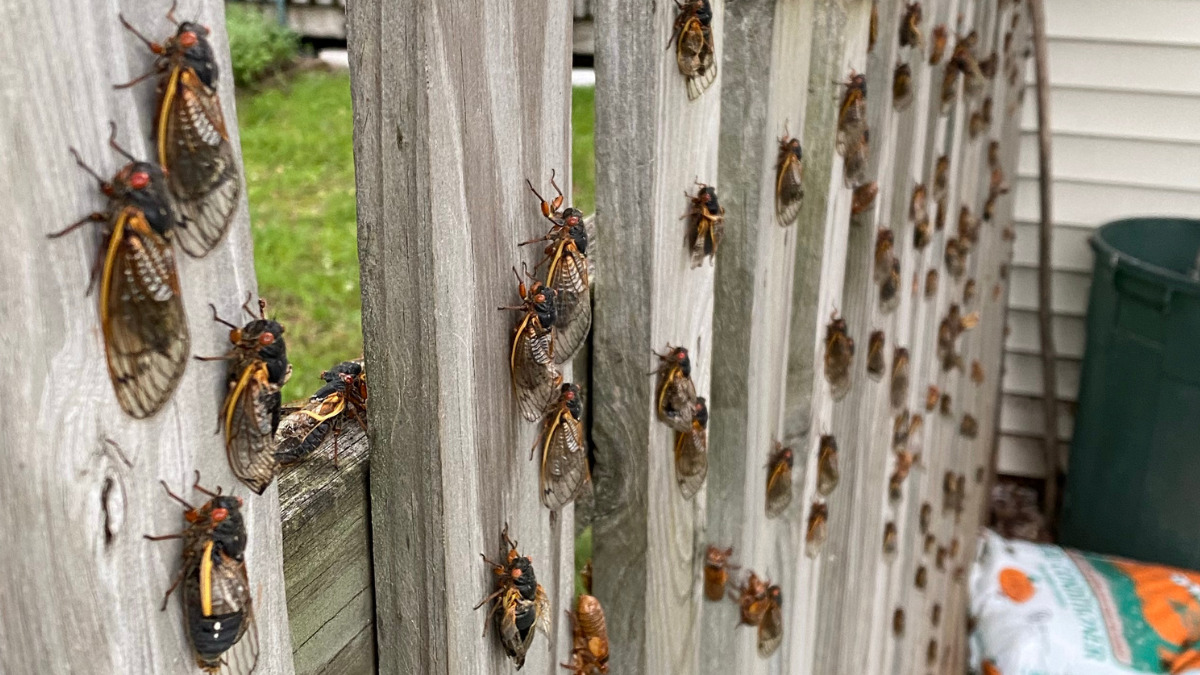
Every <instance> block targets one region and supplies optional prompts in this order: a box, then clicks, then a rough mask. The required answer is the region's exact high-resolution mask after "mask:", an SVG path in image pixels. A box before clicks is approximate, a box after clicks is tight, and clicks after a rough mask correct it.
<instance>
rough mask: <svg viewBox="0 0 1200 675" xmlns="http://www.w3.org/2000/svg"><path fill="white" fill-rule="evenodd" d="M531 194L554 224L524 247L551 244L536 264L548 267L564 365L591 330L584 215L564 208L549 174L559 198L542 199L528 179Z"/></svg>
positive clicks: (558, 355) (557, 351)
mask: <svg viewBox="0 0 1200 675" xmlns="http://www.w3.org/2000/svg"><path fill="white" fill-rule="evenodd" d="M525 183H526V184H527V185H528V186H529V190H530V192H532V193H533V194H534V196H536V197H537V198H538V201H540V202H541V206H542V215H543V216H544V217H545V218H546V219H547V220H549V221H550V222H551V223H552V225H551V227H550V231H549V232H547V233H546V235H545V236H543V237H540V238H538V239H531V240H530V241H525V242H521V244H520V245H521V246H525V245H526V244H533V243H536V242H541V241H546V242H550V243H549V245H547V246H546V250H545V257H544V258H542V260H541V262H539V263H538V264H537V266H538V267H541V266H542V265H543V264H546V263H549V266H548V267H547V268H546V283H545V285H546V287H547V288H553V289H554V291H555V300H554V310H555V320H554V361H555V362H556V363H565V362H566V361H567V360H569V359H570V358H571V357H572V356H574V355H575V353H576V352H578V351H579V348H580V347H581V346H582V345H583V342H584V340H586V339H587V335H588V331H589V330H590V329H591V327H592V301H591V275H590V272H589V264H588V259H587V247H588V234H587V228H586V227H585V226H584V224H583V212H582V211H580V210H579V209H577V208H574V207H570V206H568V207H567V208H565V209H563V208H561V207H562V204H563V193H562V190H560V189H559V188H558V184H557V183H555V182H554V173H553V172H551V174H550V185H551V186H553V187H554V191H555V192H557V193H558V195H557V196H556V197H555V198H554V201H553V202H547V201H546V200H545V199H542V196H541V195H540V194H538V191H537V190H535V189H533V183H530V182H529V181H528V180H526V181H525Z"/></svg>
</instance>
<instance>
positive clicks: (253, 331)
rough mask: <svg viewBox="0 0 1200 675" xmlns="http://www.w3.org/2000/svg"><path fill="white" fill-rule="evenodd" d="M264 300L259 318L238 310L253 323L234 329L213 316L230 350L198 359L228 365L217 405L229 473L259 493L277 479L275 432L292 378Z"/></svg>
mask: <svg viewBox="0 0 1200 675" xmlns="http://www.w3.org/2000/svg"><path fill="white" fill-rule="evenodd" d="M266 306H267V305H266V301H264V300H259V302H258V307H259V314H258V315H255V314H254V312H253V311H251V310H250V307H249V301H248V300H247V303H246V304H243V305H242V308H243V309H244V310H245V311H246V313H247V314H249V315H250V316H251V321H250V322H249V323H247V324H246V325H245V326H241V327H238V326H237V325H235V324H232V323H230V322H228V321H225V320H224V319H222V318H221V317H219V316H217V308H216V307H214V306H212V305H209V307H211V308H212V312H213V320H214V321H217V322H219V323H222V324H224V325H226V326H228V327H229V341H230V342H232V343H233V348H232V349H230V350H229V351H228V352H227V353H226V354H224V355H222V356H216V357H197V358H198V359H200V360H203V361H227V362H228V363H229V367H228V375H227V376H226V383H227V386H228V389H227V391H226V393H225V403H224V404H223V405H222V406H221V429H222V430H223V431H224V432H225V456H226V457H228V458H229V468H230V469H232V470H233V473H234V475H235V476H237V477H238V480H240V481H242V483H243V484H245V486H246V487H248V488H250V489H251V490H254V492H255V493H256V494H262V493H263V491H264V490H266V489H267V486H268V485H270V484H271V481H272V480H273V479H274V478H275V473H276V470H277V468H278V465H277V463H276V460H275V448H276V443H275V431H276V429H278V428H279V416H280V408H281V404H282V399H281V397H280V393H279V390H280V389H281V388H283V385H284V383H286V382H287V380H288V377H289V376H290V375H291V373H292V367H291V365H290V364H289V363H288V358H287V345H286V344H285V343H284V341H283V326H281V325H279V323H278V322H276V321H272V320H271V319H268V318H266Z"/></svg>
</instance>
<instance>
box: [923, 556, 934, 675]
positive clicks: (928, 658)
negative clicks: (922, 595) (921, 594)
mask: <svg viewBox="0 0 1200 675" xmlns="http://www.w3.org/2000/svg"><path fill="white" fill-rule="evenodd" d="M924 569H925V568H924V567H922V568H920V570H919V571H923V570H924ZM919 588H922V589H923V588H925V587H924V586H919ZM937 657H938V643H937V639H935V638H930V639H929V646H928V647H926V648H925V663H926V665H929V666H932V665H934V664H936V663H937Z"/></svg>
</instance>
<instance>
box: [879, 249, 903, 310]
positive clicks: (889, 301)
mask: <svg viewBox="0 0 1200 675" xmlns="http://www.w3.org/2000/svg"><path fill="white" fill-rule="evenodd" d="M900 284H901V279H900V259H899V258H892V271H891V272H890V273H889V274H888V275H887V278H885V279H884V280H883V283H882V284H880V286H879V311H881V312H883V313H884V314H890V313H892V311H894V310H895V309H896V307H897V306H899V304H900Z"/></svg>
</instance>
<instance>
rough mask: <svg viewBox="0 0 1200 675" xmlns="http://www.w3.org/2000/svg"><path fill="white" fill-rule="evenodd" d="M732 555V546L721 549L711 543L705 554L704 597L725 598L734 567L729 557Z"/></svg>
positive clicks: (714, 600)
mask: <svg viewBox="0 0 1200 675" xmlns="http://www.w3.org/2000/svg"><path fill="white" fill-rule="evenodd" d="M732 555H733V547H732V546H730V547H729V548H726V549H720V548H717V547H716V546H713V545H711V544H710V545H709V547H708V551H707V552H706V553H705V555H704V597H706V598H708V599H709V600H711V601H713V602H720V601H721V600H723V599H724V598H725V587H726V586H727V585H728V584H729V570H730V568H732V565H730V563H729V557H730V556H732Z"/></svg>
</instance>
